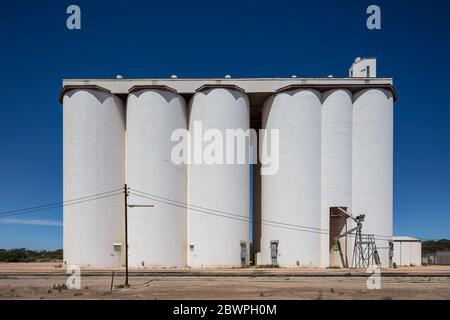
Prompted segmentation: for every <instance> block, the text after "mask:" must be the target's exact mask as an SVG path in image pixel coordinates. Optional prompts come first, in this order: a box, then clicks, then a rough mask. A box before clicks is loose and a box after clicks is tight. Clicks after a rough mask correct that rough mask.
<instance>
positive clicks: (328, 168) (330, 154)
mask: <svg viewBox="0 0 450 320" xmlns="http://www.w3.org/2000/svg"><path fill="white" fill-rule="evenodd" d="M352 114H353V106H352V93H351V92H350V91H349V90H347V89H335V90H329V91H326V92H324V93H323V102H322V141H321V144H322V172H321V177H322V180H321V185H322V201H321V203H322V225H321V228H322V230H323V234H322V262H321V266H323V267H326V266H328V265H330V264H331V265H333V266H342V265H343V263H342V261H341V259H340V258H339V254H332V253H333V252H332V250H333V249H336V247H335V246H334V247H333V245H334V239H335V237H337V236H339V235H340V234H342V233H343V232H346V231H348V230H349V229H350V228H351V226H352V225H351V224H350V221H347V217H346V216H344V215H342V213H341V212H340V211H339V210H337V208H338V207H341V208H343V209H345V210H347V211H349V212H351V211H352V210H351V206H352V123H353V115H352ZM347 225H348V226H349V228H347ZM326 230H330V231H329V234H328V233H327V232H326ZM353 241H354V238H351V237H350V236H348V237H343V238H342V239H341V240H340V245H341V248H342V251H343V254H344V259H346V261H344V262H345V263H346V264H351V262H352V261H351V256H352V255H351V252H352V251H351V250H352V246H353ZM336 258H338V259H336ZM329 259H331V260H329Z"/></svg>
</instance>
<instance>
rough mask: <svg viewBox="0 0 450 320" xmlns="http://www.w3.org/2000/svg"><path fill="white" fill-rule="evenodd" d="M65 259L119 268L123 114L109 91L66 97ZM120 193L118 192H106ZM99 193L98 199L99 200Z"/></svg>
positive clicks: (88, 91)
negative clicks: (117, 247)
mask: <svg viewBox="0 0 450 320" xmlns="http://www.w3.org/2000/svg"><path fill="white" fill-rule="evenodd" d="M63 130H64V131H63V144H64V152H63V158H64V169H63V170H64V173H63V174H64V201H69V200H73V199H78V198H82V197H86V196H94V197H92V198H86V199H85V200H86V201H83V202H75V203H72V202H71V204H67V205H65V206H64V261H65V262H66V263H67V264H68V265H72V264H75V265H79V266H95V267H110V266H115V267H117V266H119V265H120V259H121V257H120V253H119V252H114V251H113V244H115V243H118V244H119V243H123V212H124V206H123V203H124V202H123V193H120V192H122V190H121V188H123V185H124V182H125V179H124V171H125V169H124V168H125V163H124V155H125V115H124V107H123V104H122V101H121V100H120V99H119V98H117V97H116V96H114V95H112V94H110V93H109V92H107V91H104V90H100V89H87V88H78V89H72V90H67V91H65V92H64V94H63ZM112 190H119V191H118V194H117V193H116V194H114V193H107V194H104V195H102V196H100V194H103V193H106V192H109V191H112ZM95 195H99V196H98V197H95Z"/></svg>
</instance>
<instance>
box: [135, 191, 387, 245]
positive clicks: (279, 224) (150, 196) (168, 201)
mask: <svg viewBox="0 0 450 320" xmlns="http://www.w3.org/2000/svg"><path fill="white" fill-rule="evenodd" d="M130 190H132V191H135V192H139V193H141V194H138V193H135V192H132V193H131V194H134V195H136V196H140V197H143V198H147V199H150V200H154V201H158V202H162V203H165V204H168V205H172V206H176V207H180V208H184V209H189V210H193V211H197V212H201V213H205V214H211V215H215V216H219V217H223V218H229V219H234V220H240V221H244V222H251V221H256V222H257V223H261V224H263V225H267V226H272V227H278V228H284V229H290V230H296V231H304V232H310V233H316V234H322V235H330V230H329V229H323V228H314V227H308V226H302V225H295V224H290V223H284V222H279V221H273V220H265V219H264V220H263V219H261V220H255V219H250V218H248V217H245V216H243V215H239V214H234V213H229V212H226V211H220V210H216V209H210V208H206V207H202V206H198V205H191V204H188V203H185V202H181V201H177V200H172V199H169V198H164V197H161V196H157V195H154V194H150V193H146V192H143V191H139V190H136V189H133V188H130ZM142 194H145V195H148V196H143V195H142ZM158 198H159V199H158ZM160 199H163V200H160ZM171 202H175V203H171ZM197 208H199V209H197ZM212 212H216V213H212ZM305 229H306V230H305ZM308 229H311V230H308ZM348 236H349V237H352V235H351V234H350V235H348ZM374 236H376V237H375V239H376V240H388V239H389V238H392V237H391V236H387V235H375V234H374Z"/></svg>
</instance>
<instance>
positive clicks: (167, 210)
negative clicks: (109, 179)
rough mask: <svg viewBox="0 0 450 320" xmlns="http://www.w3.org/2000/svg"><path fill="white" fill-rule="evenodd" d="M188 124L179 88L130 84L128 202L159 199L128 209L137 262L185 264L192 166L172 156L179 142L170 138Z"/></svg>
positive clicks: (132, 259)
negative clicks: (188, 181)
mask: <svg viewBox="0 0 450 320" xmlns="http://www.w3.org/2000/svg"><path fill="white" fill-rule="evenodd" d="M186 127H187V110H186V104H185V101H184V98H183V97H181V96H180V95H178V94H177V93H176V92H174V91H171V90H170V89H168V88H165V89H164V88H163V89H158V88H151V87H149V88H139V87H135V88H132V89H131V92H130V94H129V96H128V101H127V130H126V178H127V184H128V187H129V188H130V196H129V198H128V202H129V203H130V204H131V205H133V204H134V205H136V204H140V205H142V204H144V205H146V204H154V205H155V207H153V208H151V207H131V208H129V209H128V237H129V263H130V266H132V267H181V266H185V265H186V228H187V226H186V213H187V212H186V208H185V207H183V204H185V203H186V201H187V199H186V197H187V190H186V183H187V171H186V164H182V163H181V164H179V163H174V162H173V161H172V159H171V152H172V148H173V147H174V146H175V144H176V143H177V142H173V141H171V135H172V133H173V132H174V131H175V130H177V129H184V130H186ZM186 152H187V150H186ZM136 194H138V195H136ZM139 195H140V196H139ZM149 197H150V198H154V199H149ZM155 199H156V200H155ZM174 201H176V202H174ZM180 203H181V205H180ZM184 206H185V205H184Z"/></svg>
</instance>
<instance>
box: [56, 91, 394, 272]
mask: <svg viewBox="0 0 450 320" xmlns="http://www.w3.org/2000/svg"><path fill="white" fill-rule="evenodd" d="M63 93H64V94H63V104H64V116H63V130H64V201H65V207H64V260H65V262H66V263H67V264H76V265H80V266H96V267H109V266H118V265H121V264H123V261H124V247H123V244H124V230H125V226H124V211H125V206H124V194H123V187H124V184H125V183H127V184H128V186H129V188H130V189H129V197H128V203H129V205H130V207H129V208H128V240H129V247H128V248H129V263H130V266H132V267H183V266H191V267H238V266H242V262H243V255H242V254H243V251H242V247H241V246H242V244H243V243H244V244H248V243H249V242H250V228H251V226H250V222H251V219H250V197H251V195H250V166H249V164H248V163H236V162H235V163H229V164H228V163H223V162H220V163H209V162H207V161H205V157H204V153H205V152H206V151H207V150H210V148H211V145H212V144H213V143H214V142H215V141H214V138H215V137H216V136H222V137H226V132H225V131H226V130H230V129H231V130H243V131H246V130H247V129H249V123H250V103H249V99H248V97H247V95H246V94H245V93H244V92H243V91H242V90H241V89H239V88H238V87H227V86H205V87H202V88H200V89H199V90H197V92H196V93H195V94H194V95H193V96H192V97H191V98H190V100H189V104H188V105H187V103H186V101H185V99H184V98H183V97H182V96H181V95H179V94H178V93H177V92H176V91H174V90H172V89H170V88H168V87H157V86H140V87H133V88H131V89H130V91H129V93H128V95H127V96H123V97H120V98H119V97H117V96H115V95H113V94H111V93H110V92H108V91H106V90H102V89H100V88H97V87H78V88H68V89H67V90H65V91H64V92H63ZM261 108H262V109H263V110H262V128H263V129H266V130H271V129H277V130H279V141H278V143H279V146H278V150H279V154H278V157H279V160H278V162H279V170H278V172H276V173H275V174H271V175H263V176H261V179H260V180H261V182H260V184H261V197H260V199H261V200H260V201H261V203H260V207H261V220H260V221H253V227H255V226H260V227H261V239H253V242H256V241H260V243H259V247H260V250H261V253H260V257H261V259H260V260H259V261H258V263H259V264H263V265H268V264H272V263H274V261H275V262H276V263H277V264H278V265H280V266H283V267H296V266H313V267H328V266H329V265H330V261H329V257H330V250H331V246H332V237H330V233H331V229H332V227H333V226H332V225H330V221H331V220H330V208H336V207H341V208H346V209H347V211H349V212H350V213H353V215H359V214H365V215H366V218H365V222H364V224H363V233H368V234H374V235H375V238H376V239H377V247H378V252H379V254H380V258H381V262H382V263H383V265H387V264H388V259H389V257H388V250H387V248H388V239H389V238H390V237H391V236H392V191H393V190H392V175H393V161H392V160H393V95H392V92H391V91H387V90H385V89H377V88H372V89H365V90H358V91H356V92H351V91H350V90H348V89H331V90H326V91H317V90H315V89H310V88H299V87H297V88H295V87H291V88H287V89H286V90H281V91H279V92H277V93H276V94H274V95H272V96H271V97H270V98H268V99H267V100H266V101H265V103H264V105H263V106H261ZM198 125H199V126H198ZM177 129H182V130H183V129H184V130H186V132H188V133H189V138H190V139H189V140H188V142H189V143H188V145H187V150H184V151H183V152H187V156H188V157H187V159H188V162H189V164H185V163H176V162H174V161H173V159H172V152H173V150H174V149H173V148H174V146H175V144H177V143H178V142H176V141H172V139H171V138H172V133H173V132H174V131H175V130H177ZM198 130H200V132H198ZM205 133H206V134H205ZM269 134H270V133H269ZM208 135H209V136H208ZM208 148H209V149H208ZM220 148H221V149H222V151H223V154H222V159H226V158H227V155H226V152H229V150H228V149H227V148H226V147H225V145H223V144H222V145H221V146H220ZM216 151H217V150H216ZM234 151H235V150H234ZM149 205H154V207H150V206H149ZM351 227H352V223H350V222H349V221H347V222H345V223H344V224H342V225H339V226H338V230H337V231H336V230H335V232H338V233H341V232H345V230H348V229H350V228H351ZM335 229H336V228H335ZM353 241H354V238H353V237H349V239H348V241H347V242H346V243H345V246H344V245H342V246H344V247H345V254H346V255H347V256H348V259H349V263H351V253H352V245H353ZM117 248H119V250H116V249H117ZM274 253H275V257H274ZM244 255H245V254H244ZM247 258H248V257H247ZM274 258H275V259H274Z"/></svg>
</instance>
